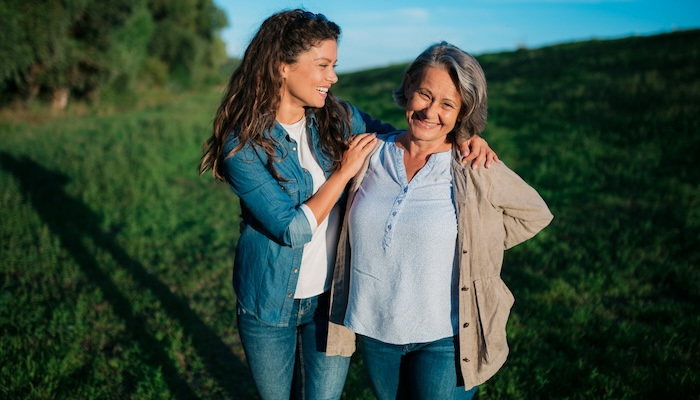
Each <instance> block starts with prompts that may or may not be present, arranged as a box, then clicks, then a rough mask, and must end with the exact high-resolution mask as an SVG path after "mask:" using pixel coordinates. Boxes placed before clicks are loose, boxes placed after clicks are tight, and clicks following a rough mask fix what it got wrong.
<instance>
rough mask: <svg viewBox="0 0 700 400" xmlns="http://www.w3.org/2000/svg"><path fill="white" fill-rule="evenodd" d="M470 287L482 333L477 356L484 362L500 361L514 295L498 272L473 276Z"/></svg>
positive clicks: (506, 347) (505, 342)
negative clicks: (473, 289)
mask: <svg viewBox="0 0 700 400" xmlns="http://www.w3.org/2000/svg"><path fill="white" fill-rule="evenodd" d="M474 288H475V290H476V302H477V306H478V318H479V324H480V326H481V331H480V333H481V335H482V336H483V337H482V338H481V339H482V340H481V342H482V348H481V351H480V354H479V358H480V360H481V361H482V362H483V363H485V364H493V363H499V364H500V363H502V362H503V361H505V358H506V357H507V356H508V343H507V340H506V324H507V323H508V316H509V315H510V310H511V308H512V307H513V304H514V303H515V298H514V297H513V294H512V293H511V291H510V290H509V289H508V287H507V286H506V284H505V283H504V282H503V280H501V277H500V276H491V277H488V278H485V279H477V280H475V281H474Z"/></svg>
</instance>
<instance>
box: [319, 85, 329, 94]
mask: <svg viewBox="0 0 700 400" xmlns="http://www.w3.org/2000/svg"><path fill="white" fill-rule="evenodd" d="M328 89H329V88H327V87H322V86H319V87H317V88H316V90H318V91H319V92H321V93H324V94H325V93H328Z"/></svg>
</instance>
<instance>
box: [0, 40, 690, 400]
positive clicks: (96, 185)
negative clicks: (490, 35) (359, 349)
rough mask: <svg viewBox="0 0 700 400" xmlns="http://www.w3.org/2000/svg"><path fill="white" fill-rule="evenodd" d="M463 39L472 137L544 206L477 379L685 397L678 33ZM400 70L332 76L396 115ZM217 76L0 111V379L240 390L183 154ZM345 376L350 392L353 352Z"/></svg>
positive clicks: (79, 393)
mask: <svg viewBox="0 0 700 400" xmlns="http://www.w3.org/2000/svg"><path fill="white" fill-rule="evenodd" d="M478 59H479V61H480V62H481V64H482V66H483V68H484V70H485V72H486V76H487V79H488V81H489V96H490V109H489V124H488V127H487V130H486V132H485V133H484V137H485V138H486V139H487V140H488V141H489V143H490V144H491V146H492V147H493V148H494V149H496V150H497V151H498V153H499V155H500V157H501V159H502V160H503V161H504V162H506V163H507V164H508V165H509V166H510V167H511V168H513V169H514V170H515V171H517V172H518V173H519V174H520V175H521V176H523V177H524V178H525V180H527V181H528V182H529V183H530V184H531V185H533V186H534V187H535V188H537V189H538V191H539V192H540V193H541V194H542V196H543V197H544V198H545V200H546V201H547V202H548V204H549V205H550V208H551V210H552V212H553V213H554V215H555V220H554V222H553V223H552V225H550V226H549V227H548V228H547V229H546V230H545V231H543V232H542V233H541V234H539V235H538V236H537V237H536V238H534V239H532V240H530V241H528V242H526V243H525V244H523V245H521V246H518V247H516V248H515V249H513V250H509V251H508V252H507V253H506V261H505V265H504V280H505V281H506V283H507V284H508V285H509V287H510V288H511V290H512V291H513V293H514V295H515V297H516V304H515V307H514V310H513V313H512V315H511V318H510V320H509V325H508V335H509V341H510V345H511V355H510V357H509V359H508V361H507V363H506V365H505V367H504V368H503V369H502V370H501V371H500V372H499V373H498V374H497V375H496V376H495V377H494V378H492V379H491V380H489V381H488V382H487V383H486V384H484V385H483V386H482V387H481V388H480V390H479V392H478V394H477V398H478V399H479V400H486V399H489V400H490V399H640V398H650V399H651V398H654V399H697V398H700V376H699V372H700V371H699V370H700V368H698V365H699V364H698V359H699V357H700V343H699V341H698V337H699V335H698V331H700V314H698V312H697V311H696V309H697V306H698V304H699V300H700V271H699V270H698V267H699V266H700V250H699V249H698V245H699V244H700V240H699V239H700V168H698V167H697V166H696V164H695V158H694V157H695V156H696V155H697V154H698V153H700V135H698V132H700V72H699V69H698V65H700V31H697V30H696V31H681V32H675V33H672V34H666V35H659V36H651V37H636V38H628V39H621V40H613V41H591V42H581V43H571V44H564V45H558V46H553V47H547V48H542V49H533V50H519V51H516V52H509V53H500V54H486V55H481V56H479V57H478ZM404 68H405V65H401V66H395V67H389V68H384V69H380V70H371V71H362V72H358V73H354V74H348V75H344V76H341V77H340V78H341V83H340V84H339V85H338V87H337V89H336V90H335V92H336V94H337V95H339V96H340V97H342V98H346V99H349V100H352V101H353V102H354V103H355V104H356V105H358V106H359V107H360V108H362V109H364V110H366V111H368V112H370V113H371V114H372V115H373V116H375V117H379V118H382V119H384V120H386V121H389V122H392V123H395V124H397V125H398V126H402V124H403V122H402V121H403V114H402V112H401V111H400V110H398V109H396V108H395V107H394V106H393V105H392V103H391V95H390V90H391V89H393V88H394V87H395V86H396V85H397V84H398V83H399V82H400V80H401V78H402V75H403V71H404ZM219 96H220V88H216V89H207V90H202V91H200V92H197V93H191V94H187V95H181V96H179V97H178V98H174V99H172V100H170V101H167V102H160V103H159V104H155V105H153V104H151V105H150V106H147V107H139V108H137V109H129V110H124V111H121V112H116V111H112V112H109V113H103V114H101V115H98V114H97V113H95V114H94V115H92V116H89V114H90V113H84V112H81V113H77V112H73V113H71V111H70V110H69V112H68V113H67V115H63V116H50V115H42V114H40V110H38V111H37V110H34V111H33V112H29V113H23V114H22V115H18V114H16V113H14V114H13V113H10V112H8V111H4V112H2V113H0V221H2V223H1V225H0V243H1V244H0V252H1V253H0V284H1V285H2V292H1V293H0V296H1V298H0V333H1V338H0V398H4V399H195V398H201V399H221V398H239V399H248V398H255V392H254V388H253V386H252V381H251V379H250V375H249V373H248V371H247V369H246V366H245V361H244V357H243V352H242V349H241V346H240V343H239V341H238V337H237V335H236V329H235V320H234V318H235V316H234V313H233V308H234V304H235V298H234V296H233V293H232V289H231V285H230V276H231V264H232V255H233V251H234V250H235V246H236V240H237V233H238V214H239V208H238V201H237V200H236V198H235V196H233V195H232V193H231V192H230V190H229V189H228V187H226V186H225V185H222V184H215V183H214V182H213V181H212V180H211V179H210V178H209V177H198V176H197V173H196V165H197V161H198V158H199V149H200V145H201V143H202V141H203V140H204V139H205V138H206V137H207V136H208V135H209V132H210V129H211V120H212V118H213V114H214V111H215V108H216V106H217V103H218V100H219ZM77 114H81V115H77ZM345 389H346V395H345V396H344V397H345V398H347V399H370V398H372V396H371V392H370V391H369V389H368V387H367V385H366V381H365V379H364V376H363V371H362V366H361V363H360V362H359V360H358V359H355V361H354V362H353V367H352V369H351V371H350V376H349V378H348V381H347V384H346V388H345Z"/></svg>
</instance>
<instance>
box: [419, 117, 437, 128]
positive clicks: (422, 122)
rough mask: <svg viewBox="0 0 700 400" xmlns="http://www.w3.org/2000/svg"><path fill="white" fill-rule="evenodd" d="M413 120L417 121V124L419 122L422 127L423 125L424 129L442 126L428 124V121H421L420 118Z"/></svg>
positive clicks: (433, 123) (434, 123)
mask: <svg viewBox="0 0 700 400" xmlns="http://www.w3.org/2000/svg"><path fill="white" fill-rule="evenodd" d="M413 120H414V121H416V122H418V123H419V124H420V125H422V126H423V127H424V128H434V127H436V126H438V125H440V124H439V123H437V122H426V121H424V120H422V119H419V118H414V119H413Z"/></svg>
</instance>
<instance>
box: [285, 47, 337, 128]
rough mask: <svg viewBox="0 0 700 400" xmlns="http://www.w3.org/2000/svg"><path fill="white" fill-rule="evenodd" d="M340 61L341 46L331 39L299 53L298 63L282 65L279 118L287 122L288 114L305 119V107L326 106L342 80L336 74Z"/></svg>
mask: <svg viewBox="0 0 700 400" xmlns="http://www.w3.org/2000/svg"><path fill="white" fill-rule="evenodd" d="M337 59H338V44H337V43H336V41H335V40H330V39H328V40H324V41H322V42H320V43H319V44H318V45H316V46H313V47H311V48H310V49H309V50H308V51H305V52H303V53H301V54H299V57H298V59H297V62H295V63H294V64H286V63H282V65H281V66H280V73H281V75H282V88H281V89H280V95H281V99H280V108H279V110H278V119H280V118H279V117H282V119H285V115H288V114H292V115H294V116H296V115H297V114H298V115H299V118H301V116H302V115H303V114H304V107H314V108H321V107H323V106H324V104H325V102H326V97H327V96H328V89H330V87H331V85H332V84H334V83H336V82H337V81H338V76H337V75H336V74H335V64H336V62H337ZM292 119H293V118H292ZM297 120H298V119H297ZM283 122H284V121H283ZM292 122H296V121H292Z"/></svg>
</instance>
